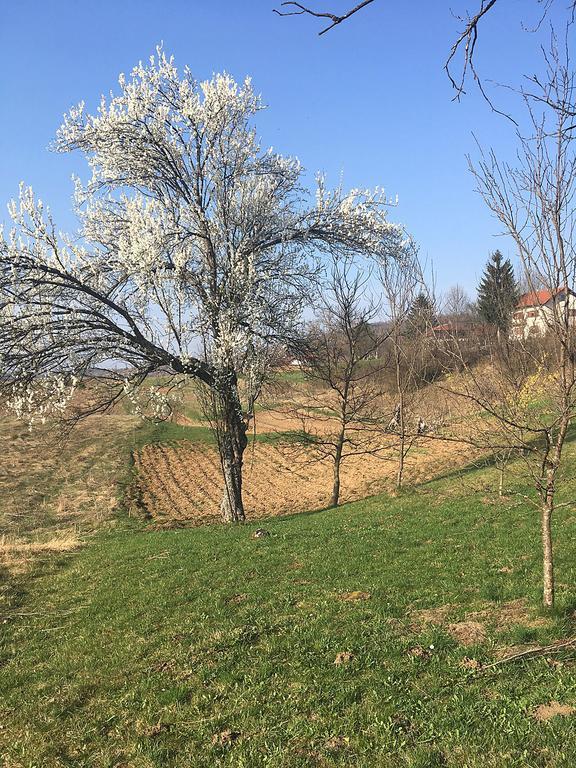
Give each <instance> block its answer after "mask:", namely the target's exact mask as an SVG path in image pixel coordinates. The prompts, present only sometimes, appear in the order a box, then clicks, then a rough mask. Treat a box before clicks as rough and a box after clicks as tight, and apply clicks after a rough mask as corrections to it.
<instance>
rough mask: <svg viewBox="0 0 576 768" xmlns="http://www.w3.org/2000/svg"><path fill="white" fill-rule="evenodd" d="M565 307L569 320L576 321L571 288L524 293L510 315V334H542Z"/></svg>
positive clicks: (518, 336) (524, 336)
mask: <svg viewBox="0 0 576 768" xmlns="http://www.w3.org/2000/svg"><path fill="white" fill-rule="evenodd" d="M566 305H567V306H566ZM566 309H568V317H569V318H570V320H571V322H575V323H576V293H574V291H572V290H571V289H568V290H566V288H556V289H554V290H552V291H551V290H547V289H544V290H541V291H530V292H529V293H524V294H523V295H522V296H520V299H519V301H518V304H517V305H516V309H515V310H514V314H513V315H512V331H511V335H512V337H513V338H515V339H527V338H528V337H529V336H533V335H538V336H542V335H544V334H545V333H546V332H547V331H548V330H549V329H550V327H551V326H552V324H553V323H554V320H555V318H556V319H561V318H563V317H564V312H565V310H566Z"/></svg>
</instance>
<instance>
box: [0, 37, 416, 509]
mask: <svg viewBox="0 0 576 768" xmlns="http://www.w3.org/2000/svg"><path fill="white" fill-rule="evenodd" d="M119 84H120V93H119V95H117V96H111V97H110V99H109V100H107V99H106V98H104V97H103V98H102V102H101V105H100V108H99V111H98V113H97V115H87V114H85V112H84V106H83V104H81V105H80V106H78V107H77V108H75V109H72V110H71V111H70V113H69V115H68V116H67V117H66V118H65V121H64V124H63V125H62V127H61V128H60V130H59V132H58V135H57V140H56V149H57V150H58V151H62V152H71V151H74V150H79V151H80V152H81V153H82V154H83V155H84V156H85V157H86V159H87V161H88V164H89V167H90V169H91V172H92V176H91V179H90V180H89V181H88V183H87V184H86V186H82V185H81V184H80V183H79V182H78V184H77V188H76V201H77V206H78V214H79V216H80V222H81V226H80V230H79V232H78V233H77V235H75V236H74V237H68V236H60V235H59V234H58V230H57V228H56V226H55V225H54V223H53V222H52V219H51V217H50V214H49V212H48V211H47V210H46V209H45V207H44V205H43V203H42V202H41V201H40V200H37V199H35V197H34V195H33V193H32V190H31V189H25V188H22V190H21V195H20V201H19V203H13V204H12V205H11V207H10V213H11V216H12V219H13V222H14V228H13V230H12V231H11V232H10V233H9V234H8V236H7V238H2V239H0V370H1V372H2V378H1V381H0V386H1V389H2V391H3V393H4V394H5V395H6V397H7V398H8V402H9V404H10V405H11V406H12V407H13V408H14V410H15V411H16V412H17V413H18V414H19V415H21V416H23V417H27V418H29V420H30V421H34V420H36V419H38V418H40V419H45V418H47V417H49V416H50V415H58V414H63V413H64V412H65V411H66V408H67V404H68V402H69V400H70V398H71V396H72V394H73V392H74V389H75V387H76V386H77V385H78V384H79V383H81V382H82V381H86V380H87V379H89V377H90V372H91V371H93V370H94V369H96V368H101V367H103V366H106V365H108V364H109V363H110V361H116V362H118V361H120V362H121V364H122V366H123V367H122V369H121V371H120V372H119V373H118V375H117V378H118V379H120V386H117V387H116V388H115V390H114V392H113V393H112V394H110V395H108V394H107V395H106V397H105V399H104V400H100V401H99V402H95V403H94V404H93V405H91V406H90V408H89V409H87V411H88V412H96V411H99V410H100V411H101V410H105V409H108V408H110V407H111V405H112V404H113V403H114V402H116V401H117V400H118V399H120V398H121V397H125V396H129V397H130V398H131V399H132V400H133V401H134V402H135V404H136V405H139V404H141V403H142V400H146V401H148V402H147V404H148V403H149V404H150V406H151V407H152V411H153V414H154V415H155V416H156V417H158V418H163V417H165V416H166V414H167V413H168V412H169V409H170V406H169V403H168V402H167V390H169V389H170V387H171V386H172V383H171V382H174V381H175V380H178V379H181V378H182V377H188V378H192V379H195V380H198V381H200V382H202V383H203V385H204V386H205V387H207V388H208V390H209V391H210V393H211V397H212V399H213V401H214V407H215V411H216V412H217V414H218V423H219V425H220V429H219V431H218V432H217V437H218V443H219V449H220V455H221V460H222V470H223V475H224V486H225V488H224V494H223V500H222V514H223V517H224V519H226V520H231V521H237V520H243V519H244V506H243V501H242V463H243V454H244V450H245V448H246V445H247V442H248V438H247V429H248V425H249V423H250V421H251V417H252V412H253V405H254V401H255V399H256V398H257V396H258V394H259V391H260V387H261V385H262V381H263V377H265V375H266V372H267V369H268V367H269V360H270V351H271V349H273V348H275V346H276V345H277V344H278V342H279V341H282V340H286V339H290V338H291V337H292V336H293V334H294V331H295V328H296V327H297V325H298V322H299V317H300V312H301V309H302V307H303V304H304V303H305V301H306V297H307V295H308V294H309V289H310V285H311V281H312V280H313V278H314V276H315V274H316V271H317V270H316V267H315V262H317V261H318V258H319V257H321V256H322V255H323V254H325V253H330V254H339V255H340V256H342V257H351V256H352V255H354V254H364V255H366V254H372V253H377V254H380V255H381V257H382V258H386V257H387V254H389V253H390V252H393V250H394V246H395V243H396V242H397V241H400V240H401V239H402V237H403V232H402V229H401V227H398V226H394V225H392V224H390V223H389V222H388V221H387V217H386V201H385V199H384V196H383V195H382V194H381V193H380V192H379V191H377V192H366V191H364V192H362V191H358V190H355V191H353V192H351V193H349V194H345V193H344V192H343V191H342V190H341V189H336V190H335V191H329V190H327V189H326V188H325V186H324V182H323V179H321V178H320V179H319V180H318V189H317V193H316V198H315V201H314V202H310V201H309V200H308V195H307V192H306V190H305V189H304V188H303V186H302V169H301V166H300V164H299V162H298V161H297V160H295V159H292V158H284V157H282V156H280V155H278V154H275V153H274V152H272V151H264V150H262V149H261V146H260V143H259V142H258V139H257V137H256V133H255V130H254V127H253V125H252V121H253V118H254V116H255V114H256V113H257V112H258V111H259V110H260V109H262V104H261V101H260V98H259V97H258V95H257V94H255V93H254V90H253V88H252V86H251V83H250V81H249V80H246V81H245V82H244V83H243V84H240V85H239V84H237V83H236V82H234V80H233V79H232V78H231V77H229V76H228V75H216V76H214V78H213V79H212V80H210V81H209V82H204V83H198V82H197V81H196V80H195V79H194V78H193V76H192V74H191V73H190V71H189V70H188V69H186V70H185V71H184V73H183V76H180V75H179V73H178V71H177V69H176V67H175V65H174V63H173V61H172V59H170V58H167V57H166V55H165V54H164V53H163V52H162V51H161V50H160V49H159V50H158V55H157V57H152V58H151V60H150V62H149V63H148V64H147V65H144V64H140V65H139V66H137V67H136V68H135V69H134V70H133V72H132V75H131V77H130V78H128V79H127V78H125V77H124V76H121V77H120V80H119ZM156 371H163V372H164V373H165V375H166V377H167V378H168V379H169V382H170V383H169V384H168V385H167V386H163V387H150V388H144V389H143V388H142V387H141V385H142V384H143V382H144V381H145V379H146V378H147V377H148V376H149V375H150V374H152V373H154V372H156ZM240 382H243V384H242V385H241V384H240Z"/></svg>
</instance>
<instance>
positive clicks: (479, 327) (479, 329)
mask: <svg viewBox="0 0 576 768" xmlns="http://www.w3.org/2000/svg"><path fill="white" fill-rule="evenodd" d="M494 332H495V331H494V327H493V326H492V325H487V324H486V323H478V322H475V321H474V320H446V321H445V322H443V323H440V324H439V325H435V326H433V327H432V328H430V330H429V331H427V333H426V335H427V336H433V337H434V338H435V339H437V340H439V341H441V340H446V341H472V342H481V341H483V340H484V339H486V338H490V337H491V336H493V335H494Z"/></svg>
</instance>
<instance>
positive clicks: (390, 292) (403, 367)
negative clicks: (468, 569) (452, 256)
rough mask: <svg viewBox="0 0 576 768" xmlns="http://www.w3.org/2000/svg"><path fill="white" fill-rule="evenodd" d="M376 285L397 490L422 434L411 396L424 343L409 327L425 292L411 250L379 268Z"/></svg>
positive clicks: (416, 386) (419, 333)
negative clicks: (389, 378) (387, 363)
mask: <svg viewBox="0 0 576 768" xmlns="http://www.w3.org/2000/svg"><path fill="white" fill-rule="evenodd" d="M380 285H381V290H382V297H383V305H384V313H385V316H386V319H387V327H388V334H389V341H388V345H389V348H390V358H391V368H392V371H393V381H394V385H393V391H394V401H395V407H394V413H393V415H392V418H391V419H390V421H389V422H388V425H387V427H386V431H387V432H388V433H391V434H394V435H396V437H397V441H398V443H397V448H398V461H397V470H396V487H397V488H401V487H402V483H403V479H404V466H405V462H406V458H407V456H408V453H409V452H410V449H411V448H412V447H413V446H414V443H415V441H416V440H417V438H418V437H419V435H420V434H422V433H423V432H424V431H425V428H424V426H423V422H422V421H421V418H420V416H419V415H418V417H416V414H414V413H413V409H412V408H411V406H412V401H413V395H414V393H415V391H416V390H417V388H418V386H419V384H420V380H419V378H420V377H419V364H418V363H419V357H420V352H421V346H422V344H423V343H424V344H425V343H426V339H425V338H423V333H424V336H425V334H426V331H425V330H424V332H422V330H421V329H419V328H410V327H409V326H410V312H411V310H412V308H413V306H414V302H415V299H416V297H417V296H418V295H420V294H422V293H423V292H424V291H425V290H426V289H425V285H424V279H423V274H422V270H421V267H420V264H419V262H418V257H417V253H416V250H415V248H413V247H412V248H410V249H406V251H405V253H404V254H403V257H402V258H399V259H396V260H395V261H394V262H391V261H390V262H388V263H386V264H383V265H382V266H381V268H380ZM410 420H411V422H412V423H410Z"/></svg>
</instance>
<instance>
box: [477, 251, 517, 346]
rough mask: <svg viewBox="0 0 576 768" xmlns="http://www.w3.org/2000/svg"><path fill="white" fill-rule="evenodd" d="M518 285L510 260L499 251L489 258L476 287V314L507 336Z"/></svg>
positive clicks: (515, 302) (515, 303)
mask: <svg viewBox="0 0 576 768" xmlns="http://www.w3.org/2000/svg"><path fill="white" fill-rule="evenodd" d="M518 294H519V291H518V283H517V282H516V278H515V277H514V269H513V267H512V264H511V262H510V259H504V257H503V256H502V254H501V253H500V251H495V252H494V253H493V254H492V256H491V257H490V259H489V261H488V263H487V264H486V267H485V269H484V274H483V276H482V279H481V280H480V285H479V286H478V303H477V307H478V313H479V315H480V317H482V319H483V320H485V321H486V322H487V323H490V325H495V326H496V328H497V330H498V336H500V333H505V334H508V331H509V329H510V323H511V321H512V313H513V312H514V309H515V307H516V305H517V304H518V298H519V295H518Z"/></svg>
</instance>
